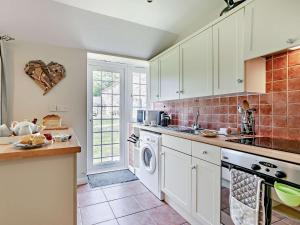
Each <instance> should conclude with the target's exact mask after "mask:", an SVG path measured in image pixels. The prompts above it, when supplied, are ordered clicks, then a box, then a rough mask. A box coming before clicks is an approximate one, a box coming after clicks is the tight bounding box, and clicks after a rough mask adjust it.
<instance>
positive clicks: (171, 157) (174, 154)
mask: <svg viewBox="0 0 300 225" xmlns="http://www.w3.org/2000/svg"><path fill="white" fill-rule="evenodd" d="M175 149H176V150H175ZM220 157H221V149H220V148H219V147H216V146H213V145H208V144H203V143H200V142H194V141H189V140H186V139H182V138H177V137H172V136H169V135H162V153H161V179H162V180H161V185H162V191H163V192H164V193H165V195H166V201H167V202H168V203H170V204H171V206H174V207H175V209H176V210H177V211H178V213H179V214H181V215H182V216H184V217H185V219H186V220H188V222H190V223H191V224H192V225H220V204H221V203H220V200H221V199H220V198H221V197H220V190H221V166H220V163H221V159H220ZM172 204H173V205H172Z"/></svg>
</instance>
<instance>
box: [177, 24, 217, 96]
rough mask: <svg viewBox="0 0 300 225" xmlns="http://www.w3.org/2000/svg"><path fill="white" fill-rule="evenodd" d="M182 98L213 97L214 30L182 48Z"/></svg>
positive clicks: (197, 37)
mask: <svg viewBox="0 0 300 225" xmlns="http://www.w3.org/2000/svg"><path fill="white" fill-rule="evenodd" d="M180 50H181V52H180V56H181V87H180V98H192V97H201V96H209V95H212V91H213V90H212V89H213V78H212V77H213V62H212V60H213V59H212V54H213V48H212V28H208V29H207V30H205V31H203V32H202V33H200V34H198V35H197V36H195V37H193V38H191V39H189V40H188V41H186V42H185V43H183V44H182V45H181V46H180Z"/></svg>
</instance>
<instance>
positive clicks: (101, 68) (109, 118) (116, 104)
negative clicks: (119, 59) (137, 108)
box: [88, 63, 125, 171]
mask: <svg viewBox="0 0 300 225" xmlns="http://www.w3.org/2000/svg"><path fill="white" fill-rule="evenodd" d="M88 69H89V73H88V76H89V77H88V82H89V85H88V111H89V112H88V114H89V121H88V122H89V129H88V133H89V134H88V139H89V141H88V142H89V143H90V144H89V151H88V167H89V168H88V169H89V171H94V170H95V171H96V170H97V171H101V170H107V169H109V170H111V169H113V168H124V167H125V157H124V156H125V154H124V150H125V149H124V146H125V143H124V140H125V138H122V137H125V132H124V131H125V124H124V122H125V121H124V120H123V119H121V118H124V113H125V109H124V101H125V91H124V87H125V82H124V81H125V80H124V68H122V67H120V66H117V65H113V64H110V65H109V64H107V63H95V64H89V68H88Z"/></svg>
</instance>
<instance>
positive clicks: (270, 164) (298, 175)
mask: <svg viewBox="0 0 300 225" xmlns="http://www.w3.org/2000/svg"><path fill="white" fill-rule="evenodd" d="M231 168H234V169H237V170H241V171H244V172H247V173H250V174H255V175H257V176H259V177H262V178H263V179H264V180H265V182H264V185H265V199H264V200H265V201H264V202H265V210H266V212H265V215H266V224H265V225H270V224H274V225H300V207H289V206H287V205H285V204H284V203H282V201H281V200H280V199H279V198H278V196H277V194H276V192H275V190H274V186H273V185H274V183H275V182H276V181H277V182H280V183H283V184H286V185H289V186H291V187H295V188H300V165H297V164H292V163H288V162H283V161H280V160H274V159H271V158H266V157H261V156H257V155H253V154H248V153H243V152H238V151H234V150H230V149H222V182H221V183H222V185H221V190H220V191H221V224H223V225H234V223H233V221H232V220H231V217H230V205H229V202H230V201H229V200H230V199H229V198H230V196H229V194H230V189H229V187H230V169H231ZM249 225H250V224H249Z"/></svg>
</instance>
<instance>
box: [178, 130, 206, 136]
mask: <svg viewBox="0 0 300 225" xmlns="http://www.w3.org/2000/svg"><path fill="white" fill-rule="evenodd" d="M201 130H203V129H199V130H192V129H187V130H179V131H178V132H182V133H187V134H194V135H198V134H200V131H201Z"/></svg>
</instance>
